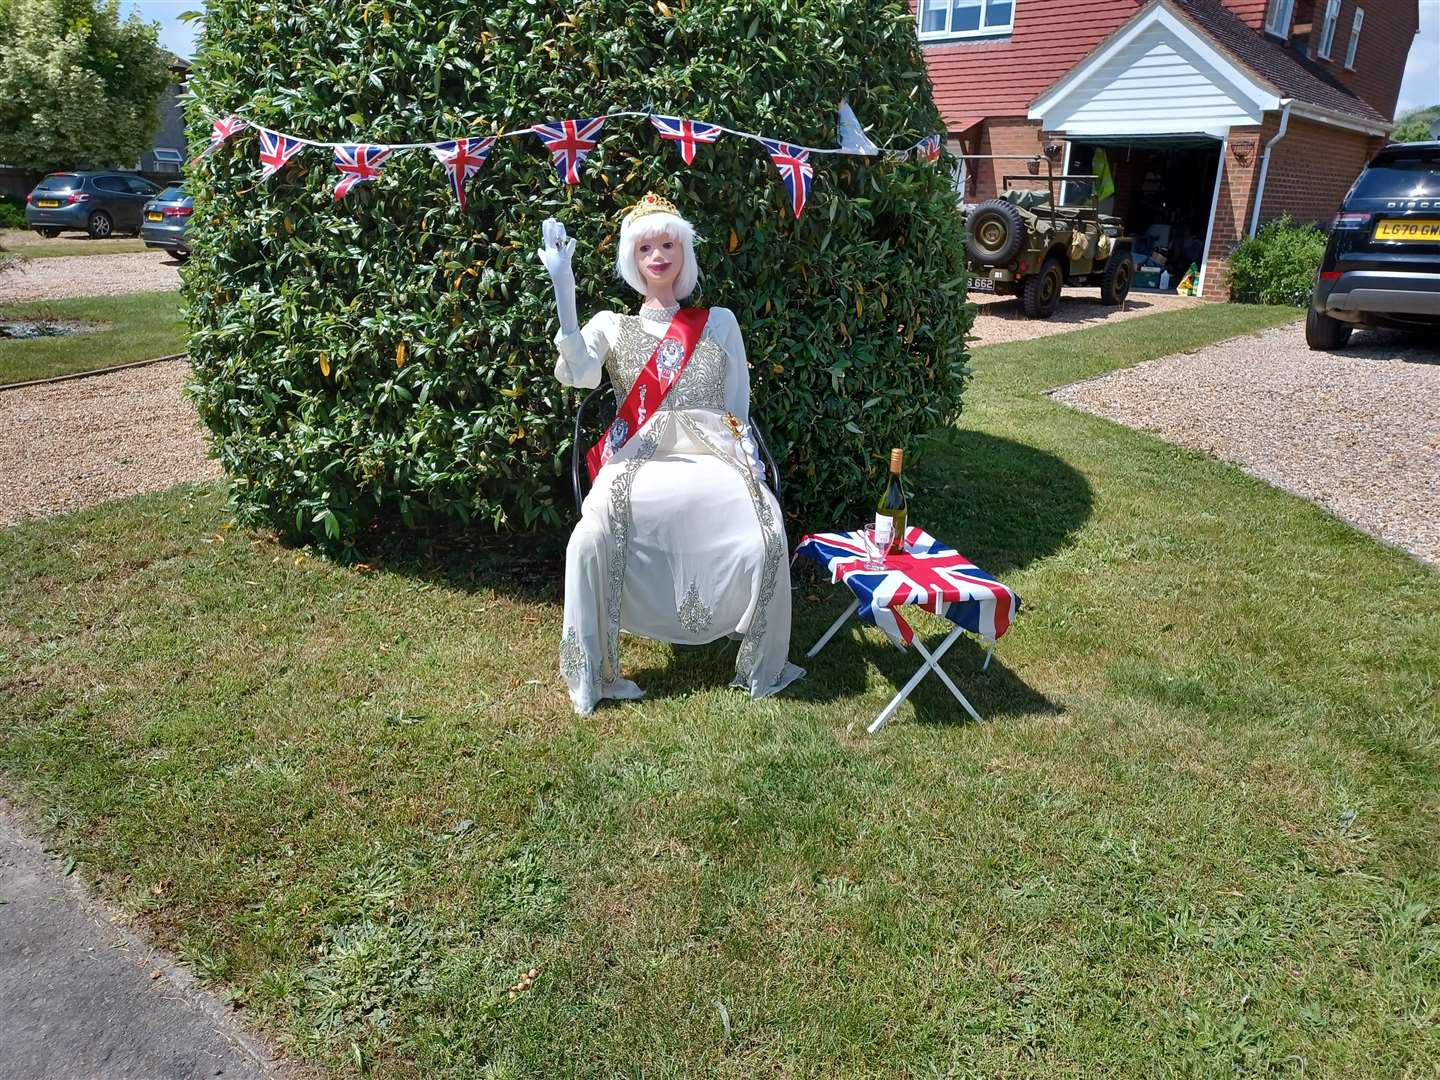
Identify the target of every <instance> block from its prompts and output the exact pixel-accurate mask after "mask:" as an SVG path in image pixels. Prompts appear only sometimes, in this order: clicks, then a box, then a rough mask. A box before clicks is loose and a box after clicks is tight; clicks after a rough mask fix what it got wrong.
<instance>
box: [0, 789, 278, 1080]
mask: <svg viewBox="0 0 1440 1080" xmlns="http://www.w3.org/2000/svg"><path fill="white" fill-rule="evenodd" d="M0 901H3V904H0V1080H197V1078H200V1077H222V1078H224V1080H267V1078H278V1077H281V1076H282V1075H283V1074H282V1073H281V1072H280V1071H278V1068H277V1066H276V1065H275V1064H274V1063H273V1061H271V1060H270V1059H269V1058H268V1057H267V1055H266V1052H265V1049H264V1048H263V1047H262V1046H261V1045H260V1043H259V1042H258V1041H256V1040H255V1038H254V1037H253V1036H251V1035H248V1034H247V1033H245V1032H244V1031H242V1030H241V1029H240V1027H239V1026H238V1025H237V1024H236V1023H235V1021H234V1019H233V1018H232V1017H231V1016H230V1014H229V1013H228V1012H227V1011H226V1009H225V1007H224V1006H223V1005H221V1004H220V1003H219V1002H218V1001H217V1000H216V999H215V998H214V997H213V996H211V995H210V994H208V993H206V992H204V991H202V990H200V989H198V988H197V987H196V986H195V985H194V983H193V980H192V979H191V978H190V977H189V973H188V972H187V971H185V970H184V969H183V968H180V967H178V966H177V965H175V964H174V963H173V962H172V961H170V960H168V959H166V958H165V957H163V956H161V955H159V954H158V953H156V952H155V951H154V950H152V949H150V948H149V947H148V946H146V945H145V944H144V943H143V942H142V941H140V940H139V939H138V938H137V937H136V936H135V935H134V934H132V933H131V932H129V931H127V930H125V929H124V928H122V927H119V926H117V925H116V924H115V923H114V922H112V921H111V920H110V918H109V917H108V915H107V914H106V912H105V911H104V910H103V909H101V908H100V907H99V906H98V905H96V904H95V903H94V902H92V901H91V900H89V899H88V898H87V897H86V896H85V895H84V893H83V890H82V889H81V888H80V886H79V885H78V883H77V882H76V881H75V879H74V878H65V877H63V876H62V875H61V873H60V870H59V869H58V868H57V867H56V865H55V863H54V862H53V861H51V860H50V859H48V858H47V857H46V856H45V854H44V853H43V852H42V851H41V850H40V847H39V845H38V844H37V843H36V842H35V841H34V840H32V839H30V838H29V837H28V836H27V835H26V833H25V832H24V831H23V829H22V828H21V827H20V823H19V820H18V818H17V816H16V815H15V812H14V811H13V810H12V809H11V808H10V807H9V806H7V805H6V804H5V803H4V802H3V801H0Z"/></svg>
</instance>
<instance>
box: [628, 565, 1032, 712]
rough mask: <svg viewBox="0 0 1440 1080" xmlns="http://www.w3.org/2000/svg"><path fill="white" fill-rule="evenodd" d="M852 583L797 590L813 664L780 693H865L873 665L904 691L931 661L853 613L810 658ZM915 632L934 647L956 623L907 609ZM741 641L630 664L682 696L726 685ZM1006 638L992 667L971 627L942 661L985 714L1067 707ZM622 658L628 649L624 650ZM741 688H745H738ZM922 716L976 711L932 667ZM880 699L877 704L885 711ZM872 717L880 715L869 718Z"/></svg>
mask: <svg viewBox="0 0 1440 1080" xmlns="http://www.w3.org/2000/svg"><path fill="white" fill-rule="evenodd" d="M849 600H850V596H849V593H848V591H842V590H837V591H836V592H835V594H834V595H833V596H830V597H822V598H814V597H812V598H811V599H809V600H807V599H806V598H805V595H804V593H803V592H797V594H796V606H797V610H796V619H795V627H794V632H793V633H792V635H791V639H790V659H791V660H792V661H793V662H795V663H797V664H799V665H801V666H802V667H804V668H805V669H806V672H807V674H806V676H805V678H804V679H801V680H800V681H799V682H797V683H793V684H792V685H791V686H790V687H788V688H787V689H786V690H785V691H784V692H783V693H782V694H781V695H780V696H779V697H778V698H776V699H775V700H777V701H785V700H788V701H804V702H812V703H818V704H825V703H829V702H836V701H845V700H847V699H858V698H860V697H862V696H864V694H865V693H866V690H867V682H868V680H869V672H870V669H871V668H872V667H873V668H874V669H875V670H876V671H878V672H879V674H880V676H881V677H882V679H883V680H884V682H885V683H886V684H888V685H889V686H890V687H892V688H893V689H891V690H889V691H888V692H887V697H886V700H888V694H889V693H893V692H894V691H898V690H899V689H900V688H901V687H902V686H904V685H905V683H906V682H907V681H909V679H910V677H911V676H912V675H914V674H915V672H916V670H918V669H919V667H920V665H921V664H922V663H923V662H924V661H923V660H922V659H921V657H920V654H919V653H918V652H916V651H915V650H913V649H907V650H906V651H904V652H901V651H900V650H898V649H896V648H895V647H894V646H893V645H891V644H890V642H889V639H888V638H886V637H885V635H884V634H883V633H882V632H881V631H880V630H878V629H876V628H875V627H872V626H867V625H865V624H862V623H861V622H860V621H859V620H858V619H855V618H853V617H852V618H851V620H850V621H849V622H848V623H847V624H846V626H845V627H844V628H843V629H842V630H840V631H839V633H837V634H836V635H835V637H833V638H832V639H831V640H830V642H829V644H827V645H826V646H825V648H824V649H823V650H822V651H821V653H820V655H818V656H815V657H811V658H808V659H807V658H806V656H805V651H806V650H807V649H809V648H810V646H811V645H813V644H814V643H815V642H816V641H817V640H819V638H820V635H821V634H822V633H824V632H825V629H826V628H827V627H828V626H829V625H830V623H831V622H833V621H834V620H835V619H836V618H837V617H838V616H839V615H840V613H841V612H842V611H844V610H845V606H846V605H847V604H848V603H849ZM912 614H913V615H914V617H913V618H912V619H911V624H912V625H913V626H914V627H915V630H916V633H917V634H918V635H919V636H920V637H921V639H922V640H923V641H925V643H926V647H927V648H929V649H931V651H932V652H933V651H934V648H935V647H936V646H938V645H939V644H940V642H941V640H943V638H944V635H945V634H946V633H947V632H948V627H949V624H948V623H945V622H943V621H942V620H940V619H938V618H936V617H934V616H931V615H929V614H927V613H922V612H916V611H914V609H912V611H911V612H907V618H908V617H910V616H911V615H912ZM738 648H739V646H738V645H737V644H736V643H735V642H733V641H717V642H713V643H711V644H709V645H700V646H677V647H675V648H674V649H673V651H672V655H671V659H670V662H669V663H667V664H664V665H663V666H650V667H645V668H641V669H638V670H634V671H627V673H626V675H627V677H628V678H632V679H634V680H635V681H636V682H637V683H639V684H640V685H641V686H642V687H644V688H645V691H646V695H647V697H649V698H650V699H652V700H661V699H664V698H669V697H680V696H685V695H688V694H694V693H697V692H701V691H708V690H716V689H721V688H724V687H727V686H728V685H729V684H730V681H731V679H733V678H734V676H735V654H736V652H737V650H738ZM1004 652H1005V649H1004V643H1003V641H1002V643H1001V645H1000V647H999V648H998V649H997V650H996V652H995V658H994V659H993V660H991V662H990V669H989V670H988V671H986V672H983V673H982V672H981V671H980V664H981V663H982V662H983V660H984V658H985V653H984V649H983V648H982V646H981V645H980V643H979V641H978V639H976V638H974V637H971V636H970V635H968V634H967V635H965V636H964V637H962V638H961V639H960V640H959V641H957V642H956V643H955V644H954V645H952V646H951V647H950V650H949V651H948V652H947V653H946V654H945V656H944V658H943V659H942V660H941V666H942V667H944V669H945V671H946V673H947V674H949V676H950V677H951V678H952V679H953V680H954V681H955V685H956V686H958V687H959V688H960V692H961V693H962V694H964V695H965V696H966V697H967V698H968V699H969V700H970V704H972V705H974V706H975V709H976V710H977V711H978V712H979V713H980V715H981V716H982V717H983V718H985V719H986V720H989V719H991V718H993V717H995V716H1009V717H1014V716H1035V715H1046V714H1054V713H1058V712H1059V711H1060V707H1059V706H1058V705H1056V704H1055V703H1054V702H1052V701H1051V700H1050V699H1049V698H1047V697H1045V695H1043V694H1041V693H1039V692H1038V691H1036V690H1034V689H1032V688H1031V687H1029V686H1027V685H1026V684H1025V683H1024V682H1023V681H1022V680H1021V679H1020V678H1019V677H1018V676H1017V675H1015V673H1014V672H1012V671H1010V670H1009V668H1007V667H1006V666H1005V662H1004V659H1003V657H1004ZM622 659H623V654H622ZM734 692H735V693H736V695H739V694H740V693H741V691H739V690H736V691H734ZM909 702H910V704H911V705H912V706H913V707H914V709H915V717H916V719H918V720H920V721H922V722H926V723H947V724H953V723H969V722H971V721H970V717H969V716H968V715H967V714H966V713H965V711H964V710H963V709H962V708H961V707H960V704H959V703H958V702H957V701H956V700H955V699H954V698H953V697H951V696H950V691H949V690H947V689H946V688H945V686H944V685H943V684H942V683H941V682H940V680H939V678H938V677H936V676H935V675H926V676H925V678H924V679H922V680H921V682H920V685H919V686H917V687H916V688H915V690H914V692H913V693H912V694H911V695H910V698H909ZM881 707H882V706H881V705H878V704H877V705H876V706H875V712H879V710H880V708H881ZM862 719H863V720H864V721H865V722H866V723H868V722H869V721H870V720H871V719H873V716H871V715H866V716H865V717H863V718H862Z"/></svg>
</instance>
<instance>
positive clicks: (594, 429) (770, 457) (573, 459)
mask: <svg viewBox="0 0 1440 1080" xmlns="http://www.w3.org/2000/svg"><path fill="white" fill-rule="evenodd" d="M616 411H617V409H616V405H615V392H614V390H613V388H612V387H611V385H610V373H609V372H606V373H605V374H604V375H602V376H601V378H600V385H599V386H597V387H596V388H595V389H594V390H591V391H590V392H589V393H588V394H586V395H585V397H584V399H583V400H582V401H581V402H580V408H579V409H578V410H576V413H575V432H574V438H573V439H572V441H571V444H570V486H571V488H572V490H573V491H574V493H575V516H576V517H579V516H580V508H581V506H582V505H583V504H584V502H585V493H586V492H588V491H589V490H590V471H589V470H588V469H587V468H586V467H585V455H586V453H587V452H588V451H589V450H590V447H592V446H594V445H595V443H596V442H598V441H599V439H600V436H601V434H603V433H604V432H605V430H606V429H607V428H609V427H610V424H611V422H612V421H613V420H614V419H615V413H616ZM750 433H751V435H753V436H754V438H755V448H756V449H757V450H759V451H760V460H761V461H762V462H763V463H764V465H765V470H766V472H767V473H769V482H770V490H771V491H773V492H774V493H775V501H776V502H781V496H780V466H778V465H777V464H775V455H774V454H772V453H770V444H769V443H767V442H766V441H765V434H764V432H762V431H761V430H760V425H759V424H757V423H756V422H755V417H753V416H752V417H750ZM782 507H783V503H782Z"/></svg>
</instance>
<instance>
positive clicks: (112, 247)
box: [0, 229, 169, 259]
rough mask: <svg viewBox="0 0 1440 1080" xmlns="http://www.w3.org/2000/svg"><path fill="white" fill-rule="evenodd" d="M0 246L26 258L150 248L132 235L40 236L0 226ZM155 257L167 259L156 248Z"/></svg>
mask: <svg viewBox="0 0 1440 1080" xmlns="http://www.w3.org/2000/svg"><path fill="white" fill-rule="evenodd" d="M0 247H3V248H5V249H6V250H8V251H13V252H15V253H16V254H18V255H24V256H25V257H26V258H27V259H57V258H64V257H65V256H67V255H124V254H127V253H129V252H133V251H150V250H154V249H151V248H147V247H146V246H145V241H143V240H141V239H140V238H139V237H138V236H136V237H116V238H113V239H108V240H92V239H90V237H88V236H86V235H85V234H84V233H82V232H64V233H61V234H60V235H59V236H56V237H45V236H41V235H40V234H39V233H37V232H33V231H31V230H29V229H0ZM155 257H156V258H157V259H164V258H169V256H168V255H166V254H163V253H162V252H160V251H158V250H156V251H155Z"/></svg>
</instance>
